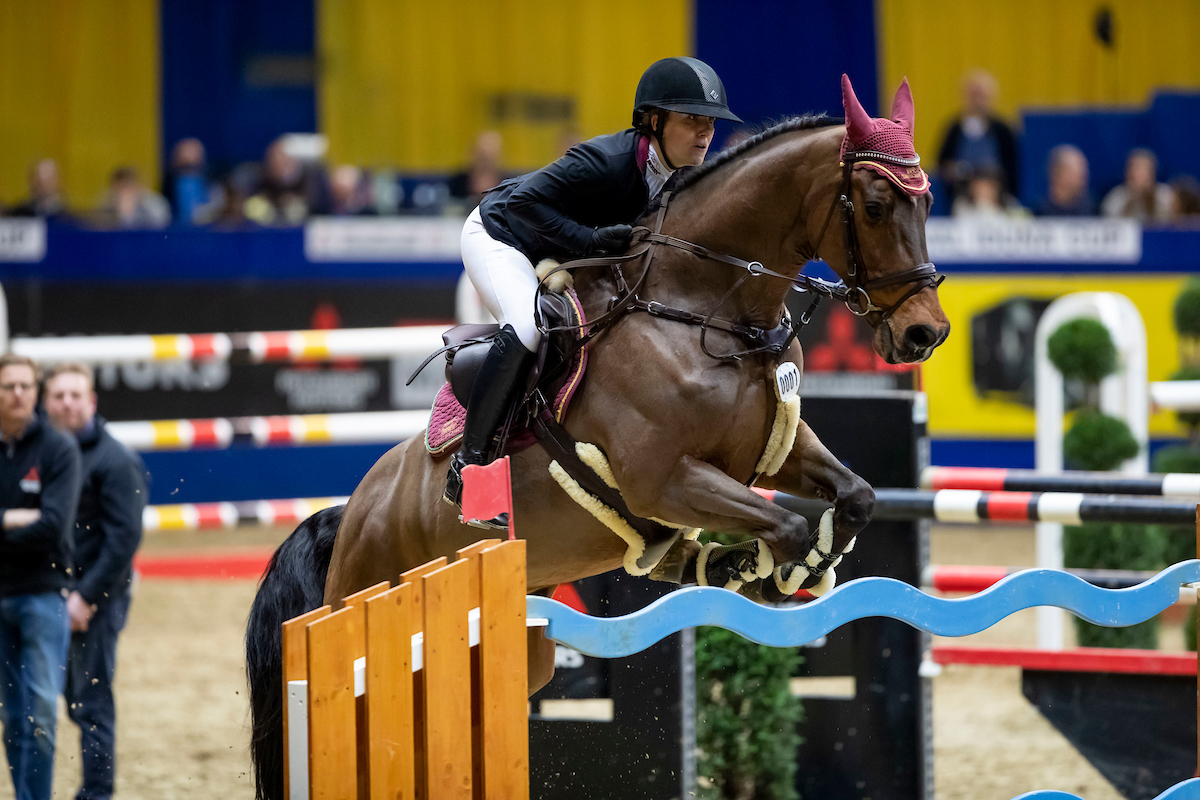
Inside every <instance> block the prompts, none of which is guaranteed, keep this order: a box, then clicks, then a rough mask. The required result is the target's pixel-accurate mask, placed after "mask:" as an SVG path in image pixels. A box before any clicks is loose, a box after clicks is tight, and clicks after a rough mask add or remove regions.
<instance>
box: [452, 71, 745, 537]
mask: <svg viewBox="0 0 1200 800" xmlns="http://www.w3.org/2000/svg"><path fill="white" fill-rule="evenodd" d="M715 119H728V120H733V121H734V122H741V120H740V119H739V118H738V117H737V116H735V115H734V114H733V112H731V111H730V110H729V106H728V104H727V102H726V99H725V87H724V86H723V85H722V84H721V79H720V78H718V77H717V73H715V72H714V71H713V70H712V68H711V67H709V66H708V65H707V64H705V63H704V62H703V61H699V60H697V59H694V58H666V59H663V60H661V61H657V62H655V63H654V64H652V65H650V68H649V69H647V70H646V72H645V74H643V75H642V79H641V80H640V81H639V82H638V87H637V92H636V94H635V95H634V109H633V127H632V128H630V129H628V130H625V131H622V132H620V133H613V134H609V135H606V136H597V137H596V138H595V139H591V140H589V141H586V142H583V143H581V144H578V145H576V146H575V147H573V148H571V150H570V151H568V152H567V154H566V155H564V156H563V157H562V158H560V159H558V160H557V161H555V162H554V163H553V164H550V165H549V166H547V167H544V168H542V169H541V170H539V171H537V172H534V173H531V174H529V175H524V176H521V177H519V178H513V179H511V180H508V181H505V182H504V183H502V184H500V185H499V186H498V187H496V188H495V189H494V190H492V191H491V192H490V193H488V194H487V195H485V196H484V198H483V202H482V203H480V205H479V208H477V209H476V210H475V211H473V212H471V216H470V217H468V218H467V223H466V225H465V226H463V232H462V256H463V265H464V266H465V267H466V271H467V276H468V277H469V278H470V279H471V283H473V284H474V285H475V289H476V290H477V291H478V292H479V297H480V298H481V299H482V300H483V304H484V305H485V306H486V307H487V309H488V311H490V312H491V313H492V316H494V317H495V318H496V319H497V320H499V322H500V326H501V327H500V333H499V334H498V335H497V336H496V339H495V341H494V342H493V344H492V348H491V350H490V351H489V352H488V355H487V357H486V359H485V360H484V362H483V364H482V365H481V367H480V370H479V375H478V377H477V378H476V379H475V385H474V387H473V388H472V390H471V398H470V402H468V404H467V419H466V426H465V430H464V432H463V438H462V446H461V448H460V450H459V451H458V452H457V453H456V454H455V455H454V456H453V457H452V458H451V460H450V472H449V474H448V475H447V479H446V500H447V501H449V502H450V503H453V504H454V505H461V502H462V468H463V466H465V465H467V464H486V463H487V462H488V460H489V450H490V448H491V442H492V438H493V436H495V433H496V429H497V428H498V427H499V426H500V423H501V422H502V421H503V418H504V416H505V415H506V413H507V411H508V407H509V404H510V403H511V402H512V401H513V400H514V399H515V398H514V397H513V394H514V393H515V392H517V391H519V390H520V389H521V388H523V384H524V381H525V375H526V373H527V371H528V369H529V367H530V365H531V363H532V362H533V358H534V354H535V353H536V352H537V347H538V342H539V340H540V338H541V334H540V333H539V332H538V329H537V326H536V325H535V324H534V302H535V295H536V289H537V283H538V280H537V277H536V276H535V275H534V267H533V265H534V264H537V263H538V262H539V261H541V260H542V259H544V258H552V259H555V260H556V261H564V262H565V261H570V260H571V259H574V258H580V257H588V256H596V255H601V254H606V253H624V252H625V250H627V249H628V247H629V242H630V238H631V236H632V233H633V229H632V227H630V223H632V222H634V221H635V220H636V219H637V218H638V217H639V216H641V213H642V211H643V209H645V208H646V205H647V203H648V202H649V200H650V199H651V198H653V197H655V196H657V195H658V193H659V192H660V191H662V188H663V186H664V184H666V182H667V180H669V179H670V178H671V176H672V175H673V174H674V172H675V170H676V169H678V168H679V167H692V166H698V165H699V164H701V163H702V162H703V161H704V156H705V154H706V153H707V152H708V146H709V145H710V144H711V143H712V136H713V121H714V120H715ZM493 524H498V525H502V526H507V520H498V521H495V522H494V523H493Z"/></svg>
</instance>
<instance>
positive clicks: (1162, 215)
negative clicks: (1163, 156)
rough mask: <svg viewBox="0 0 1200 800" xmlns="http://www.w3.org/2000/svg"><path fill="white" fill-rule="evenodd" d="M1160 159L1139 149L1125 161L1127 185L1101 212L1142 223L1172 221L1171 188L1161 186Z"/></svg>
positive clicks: (1116, 191)
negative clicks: (1159, 180) (1159, 175)
mask: <svg viewBox="0 0 1200 800" xmlns="http://www.w3.org/2000/svg"><path fill="white" fill-rule="evenodd" d="M1157 179H1158V158H1157V157H1156V156H1155V155H1154V153H1153V152H1151V151H1150V150H1146V149H1145V148H1140V147H1139V148H1137V149H1135V150H1132V151H1130V153H1129V157H1128V158H1126V159H1125V183H1123V184H1121V185H1120V186H1117V187H1115V188H1114V189H1113V190H1112V191H1110V192H1109V193H1108V194H1107V195H1105V196H1104V200H1103V202H1101V203H1100V212H1101V213H1102V214H1104V216H1106V217H1129V218H1131V219H1136V220H1138V221H1139V222H1152V223H1153V222H1157V223H1166V222H1170V221H1171V187H1170V186H1167V185H1166V184H1165V183H1159V182H1158V180H1157Z"/></svg>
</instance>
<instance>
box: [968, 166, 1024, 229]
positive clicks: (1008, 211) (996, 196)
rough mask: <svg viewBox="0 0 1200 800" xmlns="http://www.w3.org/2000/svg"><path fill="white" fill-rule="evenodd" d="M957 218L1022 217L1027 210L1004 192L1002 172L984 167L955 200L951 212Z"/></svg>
mask: <svg viewBox="0 0 1200 800" xmlns="http://www.w3.org/2000/svg"><path fill="white" fill-rule="evenodd" d="M950 213H951V215H952V216H955V217H960V218H962V217H974V218H980V217H993V218H994V217H1020V216H1024V215H1025V213H1026V212H1025V209H1024V208H1022V207H1021V204H1020V203H1018V202H1017V199H1016V198H1015V197H1013V196H1012V195H1011V194H1009V193H1008V192H1006V191H1004V179H1003V176H1002V175H1001V174H1000V170H999V169H996V168H994V167H983V168H981V169H979V170H977V171H976V172H975V174H974V175H973V176H972V177H971V180H970V181H969V182H968V183H967V185H966V189H965V190H964V191H963V192H961V193H960V194H959V195H958V197H956V198H954V205H953V207H952V208H951V210H950Z"/></svg>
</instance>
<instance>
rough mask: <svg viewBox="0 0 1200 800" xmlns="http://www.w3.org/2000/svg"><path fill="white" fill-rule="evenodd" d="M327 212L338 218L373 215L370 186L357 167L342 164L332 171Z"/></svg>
mask: <svg viewBox="0 0 1200 800" xmlns="http://www.w3.org/2000/svg"><path fill="white" fill-rule="evenodd" d="M329 205H330V208H329V212H330V213H331V214H333V215H334V216H338V217H353V216H359V215H362V214H373V213H375V211H374V209H373V208H372V207H371V184H370V183H369V182H368V181H366V180H364V179H363V174H362V171H361V170H360V169H359V168H358V167H353V166H350V165H349V164H344V165H342V166H340V167H338V168H337V169H335V170H334V171H333V175H332V176H331V177H330V180H329Z"/></svg>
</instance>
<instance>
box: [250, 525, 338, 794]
mask: <svg viewBox="0 0 1200 800" xmlns="http://www.w3.org/2000/svg"><path fill="white" fill-rule="evenodd" d="M345 510H346V507H345V506H335V507H333V508H327V509H325V510H324V511H319V512H317V513H316V514H313V515H312V516H311V517H309V518H308V519H306V520H304V522H301V523H300V524H299V525H298V526H297V527H296V530H294V531H293V532H292V534H291V535H290V536H288V538H287V539H285V540H284V542H283V544H281V545H280V546H279V549H278V550H276V551H275V554H274V555H273V556H271V563H270V564H269V565H268V566H267V571H266V573H265V574H264V575H263V579H262V585H261V586H259V588H258V595H257V596H255V598H254V605H252V606H251V607H250V620H249V622H247V623H246V678H247V680H248V682H249V684H250V727H251V738H250V757H251V760H252V761H253V762H254V783H255V787H256V791H255V798H257V800H283V748H284V731H283V632H282V627H283V623H284V622H286V621H287V620H289V619H291V618H293V617H298V616H300V615H301V614H303V613H305V612H308V611H312V610H313V609H314V608H319V607H320V606H321V603H322V602H323V601H324V597H325V575H326V573H328V572H329V561H330V558H331V557H332V556H333V540H334V539H335V538H336V536H337V531H338V526H339V525H340V524H341V522H342V512H343V511H345Z"/></svg>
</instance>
